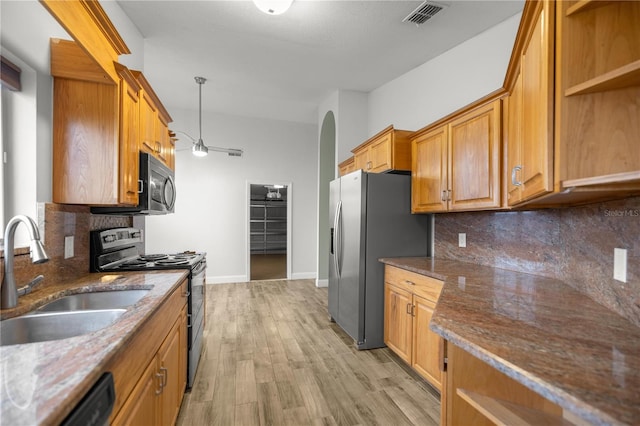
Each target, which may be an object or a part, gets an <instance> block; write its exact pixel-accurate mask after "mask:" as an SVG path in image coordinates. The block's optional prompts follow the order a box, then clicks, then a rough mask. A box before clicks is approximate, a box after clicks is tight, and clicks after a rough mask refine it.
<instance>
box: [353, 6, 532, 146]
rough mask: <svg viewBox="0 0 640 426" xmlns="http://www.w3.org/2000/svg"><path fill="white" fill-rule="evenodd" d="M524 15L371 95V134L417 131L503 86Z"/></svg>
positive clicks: (465, 43) (512, 18)
mask: <svg viewBox="0 0 640 426" xmlns="http://www.w3.org/2000/svg"><path fill="white" fill-rule="evenodd" d="M520 17H521V14H517V15H515V16H513V17H511V18H509V19H507V20H505V21H503V22H501V23H500V24H498V25H496V26H495V27H493V28H490V29H488V30H487V31H485V32H483V33H481V34H479V35H477V36H476V37H474V38H472V39H470V40H467V41H466V42H464V43H462V44H460V45H458V46H456V47H454V48H453V49H451V50H449V51H447V52H445V53H443V54H442V55H440V56H438V57H436V58H434V59H432V60H431V61H429V62H426V63H424V64H423V65H421V66H419V67H417V68H415V69H413V70H411V71H409V72H407V73H406V74H404V75H402V76H400V77H398V78H396V79H395V80H392V81H390V82H388V83H386V84H384V85H383V86H381V87H379V88H377V89H375V90H373V91H372V92H371V93H369V112H368V117H369V121H368V126H369V127H368V136H369V137H371V136H373V135H374V134H376V133H377V132H379V131H380V130H382V129H384V128H385V127H387V126H388V125H390V124H393V125H394V127H395V128H396V129H404V130H418V129H420V128H422V127H424V126H426V125H428V124H430V123H432V122H434V121H436V120H438V119H440V118H442V117H444V116H446V115H448V114H450V113H452V112H453V111H455V110H457V109H459V108H461V107H463V106H465V105H468V104H470V103H471V102H474V101H476V100H478V99H480V98H482V97H483V96H485V95H488V94H489V93H491V92H493V91H494V90H496V89H499V88H500V87H502V83H503V81H504V77H505V73H506V70H507V65H508V64H509V58H510V57H511V51H512V49H513V42H514V40H515V36H516V33H517V31H518V25H519V24H520ZM354 146H356V145H354ZM352 148H353V147H352Z"/></svg>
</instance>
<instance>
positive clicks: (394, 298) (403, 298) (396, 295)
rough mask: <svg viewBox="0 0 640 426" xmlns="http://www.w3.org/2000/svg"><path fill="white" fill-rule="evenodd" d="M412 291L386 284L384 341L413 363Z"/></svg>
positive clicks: (405, 359) (409, 362)
mask: <svg viewBox="0 0 640 426" xmlns="http://www.w3.org/2000/svg"><path fill="white" fill-rule="evenodd" d="M412 337H413V334H412V318H411V293H409V292H407V291H405V290H402V289H399V288H397V287H394V286H392V285H389V284H385V286H384V342H385V343H386V344H387V346H389V348H390V349H391V350H393V351H394V352H395V353H396V354H397V355H398V356H399V357H400V358H402V359H403V360H404V361H405V362H406V363H408V364H411V339H412Z"/></svg>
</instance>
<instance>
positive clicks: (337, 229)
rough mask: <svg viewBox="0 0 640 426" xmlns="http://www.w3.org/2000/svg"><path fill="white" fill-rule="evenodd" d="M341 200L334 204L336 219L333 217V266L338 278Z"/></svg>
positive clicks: (340, 241)
mask: <svg viewBox="0 0 640 426" xmlns="http://www.w3.org/2000/svg"><path fill="white" fill-rule="evenodd" d="M341 216H342V201H338V205H337V206H336V219H335V221H336V222H335V224H334V227H335V238H334V239H333V241H334V243H335V250H334V252H335V261H334V266H335V268H336V276H337V277H338V278H340V273H341V269H342V268H341V267H340V257H341V256H342V249H341V247H342V228H341V226H340V223H341V219H342V217H341Z"/></svg>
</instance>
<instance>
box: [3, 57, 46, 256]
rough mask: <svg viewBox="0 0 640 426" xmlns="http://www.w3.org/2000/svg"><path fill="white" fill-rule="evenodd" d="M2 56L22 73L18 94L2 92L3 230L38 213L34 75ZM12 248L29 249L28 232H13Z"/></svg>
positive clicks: (21, 228) (19, 62) (23, 65)
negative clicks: (21, 217) (18, 218)
mask: <svg viewBox="0 0 640 426" xmlns="http://www.w3.org/2000/svg"><path fill="white" fill-rule="evenodd" d="M2 55H3V56H4V57H5V58H7V59H9V60H10V61H11V62H12V63H13V64H15V65H17V66H19V67H20V69H21V71H22V73H21V75H20V82H21V86H22V89H21V90H20V91H15V92H14V91H10V90H4V89H3V90H2V143H1V145H2V152H3V153H4V155H5V156H6V163H4V161H2V160H0V161H2V163H4V164H2V165H0V170H2V174H3V184H6V185H4V188H3V191H2V192H3V193H2V210H3V215H2V216H3V218H4V220H3V222H2V231H0V234H2V233H3V232H4V226H5V224H6V222H8V221H9V219H11V218H12V217H13V216H15V215H18V214H22V215H27V216H29V217H31V218H33V219H36V217H37V214H36V213H37V212H36V206H37V200H36V194H37V177H38V169H37V161H36V159H37V157H36V141H37V131H36V130H37V126H36V123H37V117H38V110H37V105H36V94H37V73H36V71H35V70H34V69H33V68H31V67H29V66H28V65H27V64H26V63H25V62H23V61H22V60H20V59H19V58H18V57H16V56H14V55H13V54H11V53H10V52H8V51H7V50H6V49H5V50H3V51H2ZM14 241H15V245H16V246H18V247H22V246H28V245H29V241H30V238H29V233H28V232H27V228H26V227H24V226H19V227H17V228H16V234H15V240H14Z"/></svg>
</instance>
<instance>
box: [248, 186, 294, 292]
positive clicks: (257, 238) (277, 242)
mask: <svg viewBox="0 0 640 426" xmlns="http://www.w3.org/2000/svg"><path fill="white" fill-rule="evenodd" d="M290 187H291V184H275V183H270V184H255V183H251V184H249V265H248V268H249V280H251V281H258V280H278V279H287V278H288V277H289V276H290V267H289V259H290V253H289V244H290V243H289V241H290V238H289V237H290V232H291V230H290V208H289V201H290V194H291V191H290Z"/></svg>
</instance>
